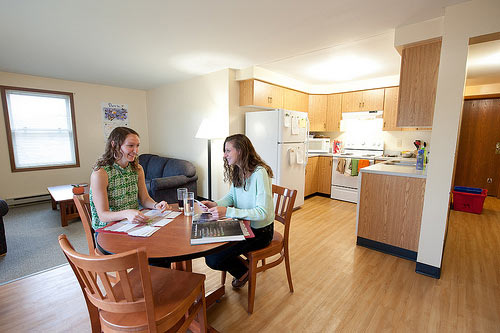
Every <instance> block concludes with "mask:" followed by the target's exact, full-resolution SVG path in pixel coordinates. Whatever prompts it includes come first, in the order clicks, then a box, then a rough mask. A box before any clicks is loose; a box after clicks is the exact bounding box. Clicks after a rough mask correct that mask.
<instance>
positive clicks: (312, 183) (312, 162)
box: [304, 156, 318, 197]
mask: <svg viewBox="0 0 500 333" xmlns="http://www.w3.org/2000/svg"><path fill="white" fill-rule="evenodd" d="M317 167H318V156H314V157H309V158H308V159H307V166H306V183H305V189H304V196H305V197H306V196H308V195H311V194H313V193H316V192H318V179H317V176H316V175H317V172H316V170H317Z"/></svg>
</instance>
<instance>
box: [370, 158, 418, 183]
mask: <svg viewBox="0 0 500 333" xmlns="http://www.w3.org/2000/svg"><path fill="white" fill-rule="evenodd" d="M394 160H398V159H394ZM404 160H408V161H407V162H408V164H407V163H405V162H406V161H403V162H402V163H398V164H392V163H391V161H387V162H384V163H378V164H373V165H370V166H369V167H366V168H362V169H361V170H360V172H366V173H378V174H383V175H390V176H400V177H414V178H427V170H417V169H416V168H415V165H414V164H409V163H410V161H409V160H416V159H415V158H413V159H411V158H405V159H404ZM388 163H391V164H388Z"/></svg>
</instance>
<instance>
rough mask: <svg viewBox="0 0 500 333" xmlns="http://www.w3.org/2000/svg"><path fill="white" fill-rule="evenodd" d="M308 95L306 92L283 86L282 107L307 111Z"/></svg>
mask: <svg viewBox="0 0 500 333" xmlns="http://www.w3.org/2000/svg"><path fill="white" fill-rule="evenodd" d="M308 104H309V96H308V95H307V94H306V93H303V92H300V91H296V90H292V89H287V88H283V108H284V109H285V110H292V111H302V112H307V111H308Z"/></svg>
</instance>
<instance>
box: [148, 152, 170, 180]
mask: <svg viewBox="0 0 500 333" xmlns="http://www.w3.org/2000/svg"><path fill="white" fill-rule="evenodd" d="M167 160H168V159H167V158H165V157H160V156H157V155H153V156H151V158H150V159H149V163H148V165H147V167H146V168H147V169H146V170H144V173H145V174H146V179H154V178H160V177H162V173H163V169H164V167H165V164H166V163H167Z"/></svg>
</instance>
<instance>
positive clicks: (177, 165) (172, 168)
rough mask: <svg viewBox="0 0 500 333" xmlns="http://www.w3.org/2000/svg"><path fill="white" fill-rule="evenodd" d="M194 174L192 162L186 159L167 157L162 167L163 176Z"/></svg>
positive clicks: (191, 175) (188, 175) (194, 169)
mask: <svg viewBox="0 0 500 333" xmlns="http://www.w3.org/2000/svg"><path fill="white" fill-rule="evenodd" d="M195 174H196V168H195V167H194V165H193V163H191V162H189V161H186V160H179V159H176V158H169V159H168V161H167V163H166V164H165V168H164V169H163V177H170V176H178V175H184V176H187V177H193V176H194V175H195Z"/></svg>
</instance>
